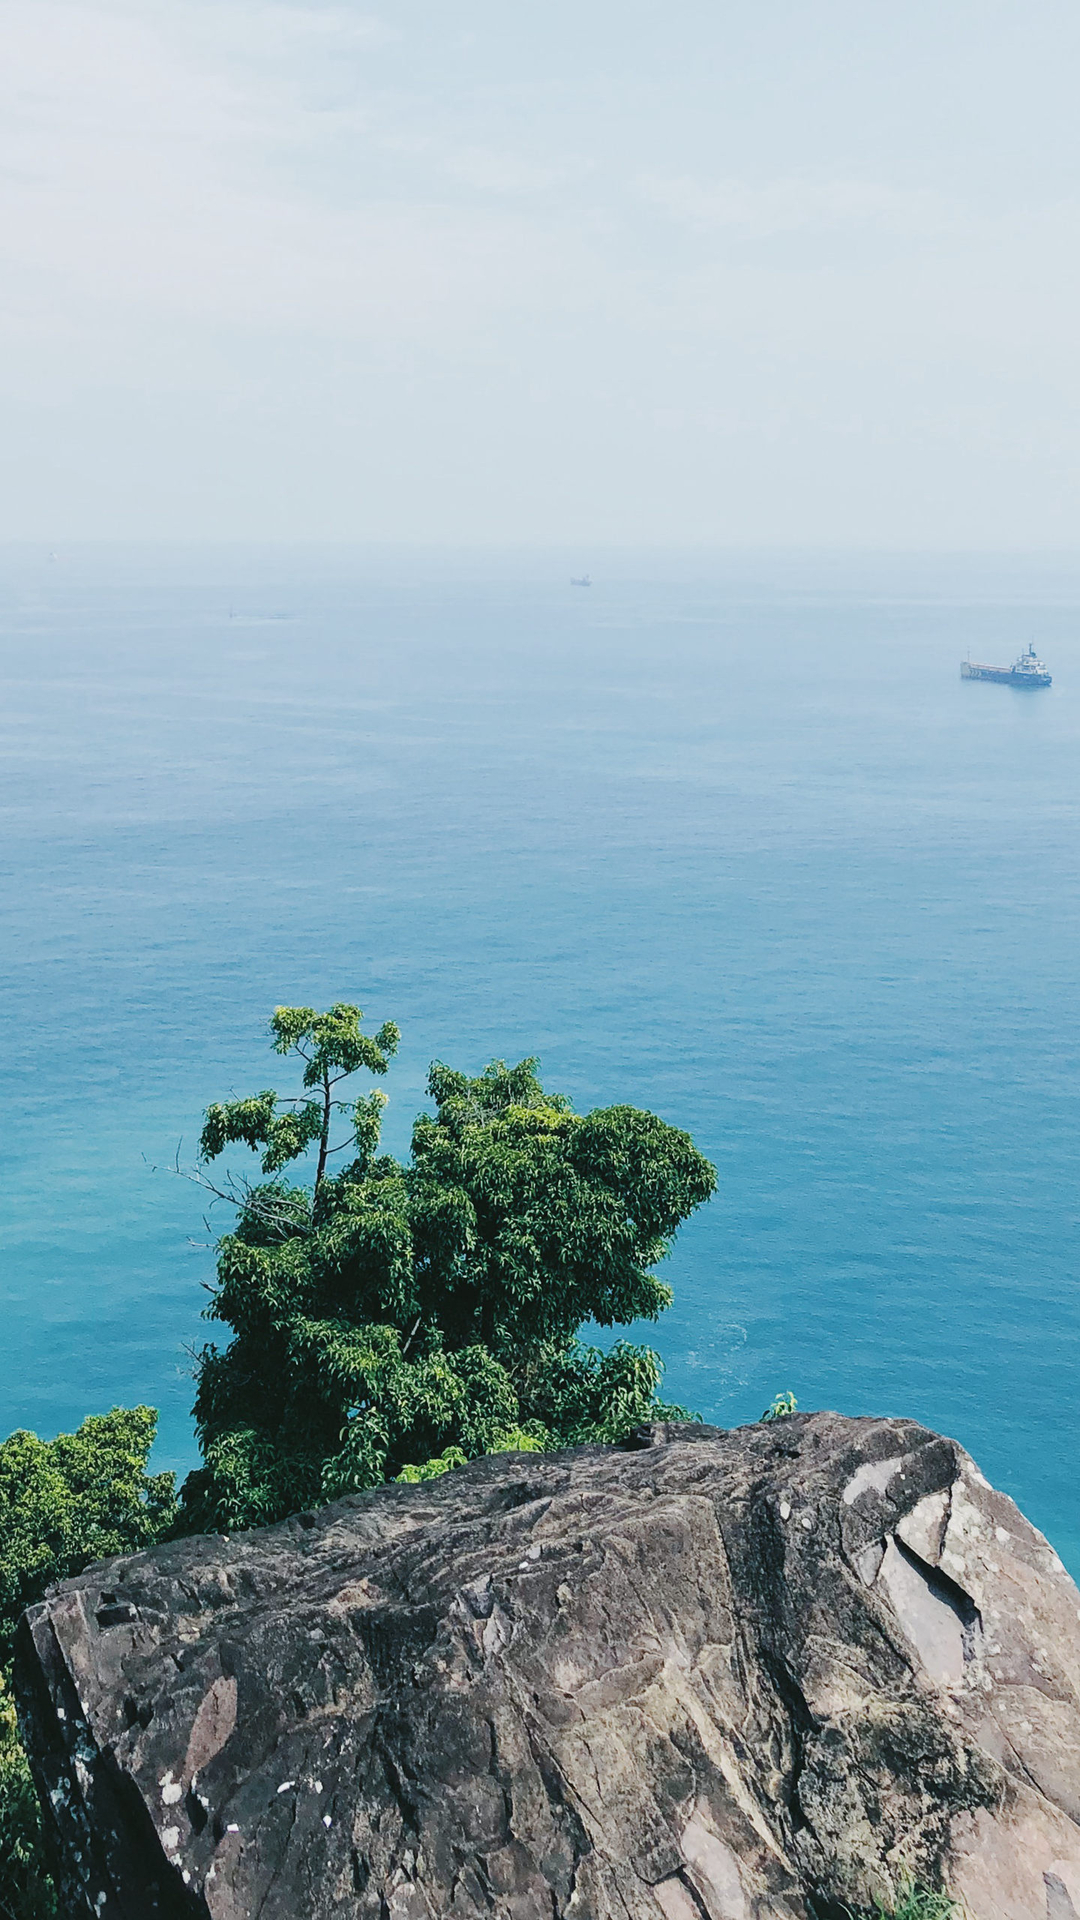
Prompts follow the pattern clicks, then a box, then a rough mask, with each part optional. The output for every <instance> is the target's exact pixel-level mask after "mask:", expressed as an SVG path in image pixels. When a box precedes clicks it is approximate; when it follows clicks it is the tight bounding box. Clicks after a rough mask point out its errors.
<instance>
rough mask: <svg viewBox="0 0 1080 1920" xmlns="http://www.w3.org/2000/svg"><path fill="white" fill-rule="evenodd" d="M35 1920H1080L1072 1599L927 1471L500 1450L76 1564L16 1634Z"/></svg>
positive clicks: (1048, 1560) (1021, 1531)
mask: <svg viewBox="0 0 1080 1920" xmlns="http://www.w3.org/2000/svg"><path fill="white" fill-rule="evenodd" d="M17 1686H18V1693H19V1701H20V1711H21V1714H22V1716H23V1725H24V1728H25V1732H26V1737H27V1740H28V1744H29V1748H30V1752H31V1757H32V1762H33V1766H34V1771H35V1776H36V1778H37V1780H38V1784H39V1789H40V1790H41V1792H42V1795H43V1800H44V1802H45V1805H46V1808H47V1812H48V1817H49V1821H50V1825H51V1828H52V1836H53V1843H54V1846H55V1849H56V1854H57V1858H58V1860H59V1862H60V1872H61V1876H62V1882H63V1888H64V1897H65V1908H64V1910H65V1913H66V1914H70V1915H72V1916H73V1920H74V1916H75V1915H77V1914H78V1915H93V1916H95V1920H180V1916H184V1917H185V1920H195V1917H196V1916H198V1917H199V1920H207V1917H208V1916H209V1917H210V1920H255V1917H256V1916H258V1920H328V1916H330V1915H334V1916H338V1917H343V1916H353V1917H354V1920H361V1916H363V1920H479V1917H480V1916H486V1920H811V1917H812V1916H813V1917H815V1920H841V1916H842V1915H844V1914H845V1913H846V1912H847V1910H848V1909H849V1908H850V1909H852V1910H854V1911H857V1910H858V1909H860V1908H865V1907H866V1906H867V1905H868V1904H869V1902H870V1901H871V1899H872V1898H873V1896H874V1895H875V1894H882V1895H884V1894H886V1893H887V1891H888V1890H889V1888H890V1887H895V1886H896V1885H897V1884H898V1882H899V1880H900V1879H901V1878H902V1876H903V1874H904V1872H910V1873H912V1874H914V1875H915V1876H916V1878H918V1879H920V1880H922V1881H924V1882H926V1883H927V1884H929V1885H935V1886H936V1885H939V1884H942V1883H944V1884H945V1885H947V1886H948V1888H949V1889H950V1890H951V1891H952V1892H953V1894H954V1895H956V1896H957V1898H959V1899H962V1900H963V1902H964V1903H965V1912H966V1913H967V1914H968V1915H969V1916H970V1920H1077V1916H1080V1594H1078V1593H1077V1590H1076V1588H1075V1587H1074V1586H1073V1583H1072V1581H1071V1580H1070V1579H1069V1577H1068V1575H1067V1574H1066V1573H1065V1571H1064V1569H1063V1567H1062V1566H1061V1563H1060V1561H1059V1560H1058V1559H1057V1557H1056V1555H1055V1554H1054V1553H1053V1552H1052V1550H1051V1549H1050V1547H1049V1546H1048V1545H1047V1543H1046V1541H1045V1540H1044V1539H1043V1538H1042V1536H1041V1535H1040V1534H1039V1533H1037V1532H1036V1531H1035V1529H1034V1528H1033V1527H1032V1526H1030V1525H1029V1524H1028V1522H1027V1521H1026V1520H1025V1519H1024V1518H1023V1517H1022V1515H1021V1514H1020V1513H1019V1512H1018V1511H1017V1509H1016V1507H1015V1506H1014V1505H1013V1504H1012V1502H1011V1501H1010V1500H1008V1499H1006V1498H1005V1497H1004V1496H1003V1495H1002V1494H1000V1493H996V1492H994V1490H993V1489H992V1488H991V1487H990V1486H988V1484H987V1482H986V1481H985V1480H984V1479H983V1478H982V1475H981V1474H980V1473H979V1472H978V1470H977V1468H976V1467H975V1466H974V1464H973V1463H972V1461H971V1460H970V1459H969V1458H968V1456H967V1455H966V1454H965V1453H964V1452H963V1451H962V1449H961V1448H960V1447H958V1446H957V1445H956V1444H955V1443H954V1442H952V1441H950V1440H943V1439H940V1438H938V1437H937V1436H936V1435H935V1434H933V1433H930V1432H928V1431H927V1430H926V1429H925V1428H923V1427H919V1426H916V1425H913V1424H912V1423H911V1422H909V1421H904V1420H848V1419H842V1418H840V1417H839V1416H838V1415H836V1414H829V1413H821V1414H812V1415H806V1416H803V1415H795V1416H794V1417H792V1418H789V1419H784V1420H780V1421H777V1422H776V1423H775V1424H772V1425H766V1426H755V1427H744V1428H740V1429H738V1430H737V1431H735V1432H731V1433H726V1432H722V1431H720V1430H718V1429H716V1428H710V1427H698V1426H690V1425H679V1426H671V1427H653V1428H648V1429H643V1430H642V1432H641V1433H640V1434H638V1435H637V1436H636V1437H635V1439H634V1440H633V1441H632V1442H631V1443H629V1444H628V1445H627V1446H626V1447H625V1448H603V1447H588V1448H582V1449H580V1450H577V1451H574V1452H569V1453H564V1454H557V1455H552V1456H548V1457H543V1456H540V1455H535V1454H531V1455H530V1454H503V1455H498V1456H495V1457H493V1458H489V1459H485V1460H480V1461H477V1462H475V1463H474V1464H473V1465H472V1466H470V1467H467V1468H463V1469H460V1470H459V1471H458V1472H455V1473H452V1474H449V1475H448V1476H447V1477H446V1478H444V1479H442V1480H439V1481H434V1482H429V1483H427V1484H422V1485H418V1486H391V1487H383V1488H380V1489H378V1490H377V1491H375V1492H373V1493H368V1494H361V1495H358V1496H356V1497H355V1498H353V1499H350V1500H344V1501H339V1502H338V1503H337V1504H336V1505H335V1506H332V1507H328V1508H327V1509H326V1510H325V1511H324V1512H322V1513H319V1514H303V1515H300V1516H299V1517H297V1518H296V1519H294V1520H291V1521H288V1522H287V1523H286V1524H284V1525H283V1526H279V1527H274V1528H269V1529H267V1530H266V1531H264V1532H259V1533H251V1534H244V1535H238V1536H235V1537H233V1538H204V1539H194V1540H185V1541H181V1542H178V1543H177V1544H175V1545H171V1546H167V1547H162V1548H158V1549H157V1550H155V1551H154V1552H152V1553H145V1554H139V1555H136V1556H135V1557H134V1558H131V1559H127V1560H118V1561H113V1562H111V1563H106V1564H104V1565H101V1566H98V1567H95V1568H92V1569H91V1570H90V1571H89V1572H87V1573H85V1574H83V1575H82V1576H81V1577H80V1578H79V1579H76V1580H72V1581H68V1582H67V1583H66V1584H65V1585H64V1586H62V1587H60V1588H59V1589H57V1591H56V1592H55V1593H54V1594H53V1595H52V1596H51V1597H50V1598H49V1599H48V1600H47V1601H46V1602H45V1604H44V1605H42V1606H39V1607H37V1608H35V1609H33V1610H32V1611H31V1613H30V1614H28V1615H27V1616H26V1618H25V1619H24V1621H23V1623H22V1626H21V1629H20V1644H19V1651H18V1662H17Z"/></svg>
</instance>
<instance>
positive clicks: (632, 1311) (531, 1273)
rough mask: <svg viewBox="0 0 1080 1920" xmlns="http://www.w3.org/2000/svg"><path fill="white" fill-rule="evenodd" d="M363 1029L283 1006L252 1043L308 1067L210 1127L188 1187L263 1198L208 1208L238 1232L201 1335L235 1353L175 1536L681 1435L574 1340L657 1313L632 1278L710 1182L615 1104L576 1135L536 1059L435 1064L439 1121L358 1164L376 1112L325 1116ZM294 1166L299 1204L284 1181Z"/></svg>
mask: <svg viewBox="0 0 1080 1920" xmlns="http://www.w3.org/2000/svg"><path fill="white" fill-rule="evenodd" d="M362 1017H363V1016H362V1015H361V1013H360V1010H359V1009H358V1008H357V1007H354V1006H351V1005H338V1006H334V1007H332V1008H331V1009H330V1010H329V1012H328V1013H323V1014H320V1013H316V1012H315V1011H314V1010H313V1009H311V1008H307V1007H279V1008H278V1009H277V1011H276V1013H275V1014H274V1016H273V1019H272V1021H271V1023H270V1028H271V1036H272V1044H273V1046H274V1048H275V1050H276V1051H277V1052H279V1053H282V1054H286V1053H293V1054H295V1055H296V1056H297V1057H298V1058H299V1060H300V1061H302V1062H303V1070H302V1082H303V1091H302V1093H301V1094H299V1095H296V1096H291V1097H287V1098H284V1099H282V1098H281V1097H279V1096H278V1095H277V1094H276V1093H274V1092H264V1093H260V1094H257V1095H255V1096H254V1098H252V1099H247V1100H236V1101H231V1102H228V1103H226V1104H224V1105H220V1104H219V1105H215V1106H212V1107H210V1108H209V1109H208V1112H207V1116H206V1125H205V1127H204V1129H203V1133H202V1138H201V1142H200V1155H201V1158H202V1161H203V1163H204V1165H205V1164H208V1163H209V1162H211V1161H213V1160H215V1159H217V1157H218V1156H219V1155H220V1154H221V1153H222V1152H223V1151H224V1150H225V1149H226V1148H227V1147H228V1146H230V1145H232V1144H242V1145H244V1146H246V1147H248V1148H250V1149H251V1150H253V1151H254V1152H256V1153H258V1154H259V1156H260V1164H261V1170H262V1173H263V1174H264V1175H265V1176H269V1177H268V1178H265V1179H263V1180H262V1181H257V1182H256V1183H254V1184H248V1183H246V1182H244V1181H242V1180H240V1181H238V1180H235V1179H231V1180H230V1179H226V1182H225V1184H224V1185H217V1186H214V1191H215V1192H216V1193H219V1194H221V1195H222V1196H223V1197H225V1198H227V1199H230V1200H232V1201H233V1202H234V1204H235V1205H236V1207H237V1211H238V1218H237V1221H236V1225H235V1228H234V1230H233V1231H232V1232H231V1233H228V1234H226V1235H225V1237H224V1238H223V1239H222V1240H221V1242H220V1243H219V1248H218V1278H217V1286H216V1288H215V1289H214V1290H213V1296H212V1300H211V1304H210V1306H209V1308H208V1309H207V1312H208V1315H209V1317H210V1318H212V1319H216V1320H220V1321H222V1322H224V1323H225V1324H226V1325H227V1326H229V1327H230V1328H231V1329H232V1333H233V1339H232V1341H231V1344H229V1345H228V1346H227V1347H225V1348H224V1349H223V1350H221V1349H219V1348H217V1347H216V1346H214V1345H210V1346H207V1347H206V1348H204V1349H203V1351H202V1353H201V1355H200V1356H199V1357H198V1368H197V1377H198V1386H197V1394H196V1401H195V1418H196V1425H197V1429H198V1434H199V1440H200V1444H201V1447H202V1451H203V1457H204V1461H205V1465H204V1467H203V1468H202V1469H201V1470H199V1471H198V1472H196V1473H195V1474H193V1475H192V1476H190V1478H189V1480H188V1482H187V1483H186V1485H185V1489H184V1505H185V1515H186V1524H187V1525H189V1526H193V1525H194V1526H200V1525H201V1526H206V1527H222V1528H230V1527H239V1526H250V1525H254V1524H259V1523H262V1522H265V1521H269V1520H272V1519H275V1518H278V1517H280V1516H282V1515H284V1514H286V1513H289V1512H295V1511H296V1510H297V1509H298V1508H301V1507H304V1506H306V1505H309V1504H312V1503H314V1502H318V1501H320V1500H328V1499H332V1498H334V1497H335V1496H336V1495H338V1494H340V1493H344V1492H347V1491H351V1490H353V1489H356V1488H361V1487H368V1486H373V1485H375V1484H377V1483H378V1482H379V1481H380V1480H383V1479H385V1478H388V1477H394V1476H401V1475H404V1476H406V1477H413V1476H415V1475H416V1474H417V1473H419V1472H431V1471H439V1470H441V1469H442V1468H443V1467H445V1466H447V1465H450V1464H453V1463H454V1462H455V1461H456V1460H457V1459H459V1458H461V1457H472V1456H474V1455H476V1454H478V1453H483V1452H488V1451H491V1450H493V1449H497V1448H500V1447H505V1446H508V1445H522V1444H525V1445H531V1446H541V1447H542V1446H561V1445H566V1444H571V1443H575V1442H579V1441H582V1440H587V1439H608V1440H609V1439H615V1438H617V1437H619V1436H620V1435H621V1434H622V1433H625V1432H626V1431H628V1430H629V1429H630V1428H631V1427H632V1426H634V1425H636V1424H638V1423H639V1422H640V1421H641V1420H643V1419H646V1418H649V1417H653V1416H655V1415H658V1414H661V1413H663V1412H665V1411H668V1412H671V1413H676V1414H681V1413H682V1409H665V1408H664V1406H663V1403H662V1402H660V1401H659V1400H658V1399H657V1397H656V1390H657V1387H658V1384H659V1380H660V1374H661V1364H660V1361H659V1359H658V1357H657V1355H656V1354H655V1353H653V1352H652V1351H651V1349H649V1348H648V1347H641V1346H633V1345H630V1344H628V1343H626V1342H624V1341H620V1342H619V1343H617V1344H616V1345H615V1346H614V1347H613V1348H612V1349H611V1350H610V1351H609V1352H606V1353H605V1352H601V1351H600V1350H599V1349H597V1348H594V1347H587V1346H583V1345H582V1344H580V1342H579V1340H578V1337H577V1336H578V1331H579V1329H580V1327H581V1325H582V1323H583V1322H585V1321H587V1320H589V1319H592V1320H594V1321H596V1322H597V1323H598V1324H599V1325H601V1326H605V1327H611V1326H620V1325H626V1324H627V1323H629V1322H631V1321H633V1320H639V1319H652V1320H655V1319H656V1318H657V1317H658V1315H659V1314H660V1313H661V1312H662V1311H663V1310H664V1308H665V1307H667V1306H668V1305H669V1304H670V1302H671V1291H670V1288H668V1287H667V1286H665V1284H664V1283H663V1282H662V1281H661V1280H659V1279H658V1278H657V1276H656V1274H655V1273H654V1272H653V1270H652V1269H653V1268H654V1267H655V1266H656V1264H657V1263H658V1262H659V1261H660V1260H661V1259H662V1258H663V1257H664V1255H665V1254H666V1253H667V1251H668V1245H669V1242H670V1239H671V1236H672V1234H673V1233H674V1232H675V1230H676V1228H677V1227H678V1226H679V1225H680V1223H681V1222H682V1221H683V1220H685V1219H686V1218H687V1217H688V1215H689V1214H690V1213H691V1212H692V1211H693V1210H694V1208H695V1207H698V1206H700V1205H701V1204H702V1202H703V1201H705V1200H706V1199H708V1197H709V1195H710V1194H711V1192H712V1191H713V1187H714V1184H715V1173H714V1169H713V1168H712V1167H711V1166H710V1164H709V1162H708V1161H707V1160H705V1159H704V1158H703V1156H702V1155H701V1154H700V1153H699V1152H698V1151H697V1149H696V1148H695V1146H694V1144H693V1142H692V1141H691V1139H690V1138H689V1136H688V1135H687V1134H685V1133H681V1132H679V1131H678V1130H677V1129H676V1128H674V1127H670V1126H667V1125H666V1124H665V1123H664V1122H663V1121H662V1120H659V1119H657V1117H656V1116H655V1115H654V1114H650V1113H642V1112H639V1111H638V1110H637V1109H636V1108H633V1107H626V1106H618V1107H609V1108H604V1109H600V1110H598V1111H596V1112H593V1113H589V1114H585V1115H580V1114H576V1113H574V1112H573V1111H572V1109H571V1107H570V1105H569V1102H568V1101H566V1100H565V1099H564V1098H562V1097H561V1096H560V1095H558V1094H549V1093H546V1092H545V1091H544V1088H543V1087H542V1085H541V1083H540V1081H539V1079H538V1077H537V1073H536V1067H537V1062H536V1061H535V1060H522V1061H520V1062H519V1063H518V1064H517V1065H516V1066H512V1067H508V1066H506V1065H505V1063H504V1062H502V1061H496V1062H494V1063H493V1064H492V1065H491V1066H489V1067H488V1068H487V1070H486V1071H485V1072H484V1073H483V1074H481V1075H480V1076H479V1078H477V1079H470V1078H468V1077H467V1076H466V1075H464V1074H461V1073H455V1072H452V1071H451V1070H450V1068H448V1067H445V1066H443V1065H441V1064H438V1063H436V1065H435V1066H433V1067H432V1069H431V1075H430V1079H429V1083H428V1085H429V1091H430V1094H431V1097H432V1100H433V1101H434V1106H435V1111H434V1113H433V1114H422V1115H421V1116H420V1118H419V1119H418V1120H417V1121H416V1124H415V1127H414V1129H413V1136H412V1149H411V1153H410V1157H409V1160H408V1162H407V1163H404V1164H403V1163H401V1162H399V1161H397V1160H395V1159H393V1158H391V1157H390V1156H389V1155H385V1154H380V1153H379V1151H378V1148H379V1123H380V1118H381V1110H382V1106H383V1104H384V1100H383V1096H382V1095H381V1094H380V1093H379V1092H372V1093H368V1094H366V1095H361V1096H360V1097H359V1098H356V1099H354V1100H352V1101H351V1102H347V1101H345V1100H343V1099H341V1098H340V1097H339V1096H338V1095H337V1094H336V1093H335V1088H336V1087H337V1086H339V1085H340V1083H341V1081H342V1080H344V1079H345V1078H347V1077H349V1076H350V1075H351V1074H353V1073H355V1072H356V1071H357V1070H358V1069H361V1068H363V1069H366V1070H367V1071H368V1072H371V1073H376V1074H380V1075H381V1074H384V1073H385V1072H386V1069H387V1064H388V1059H389V1057H390V1056H391V1055H392V1054H393V1052H394V1051H395V1049H396V1047H397V1042H398V1032H397V1028H396V1027H394V1026H393V1025H392V1024H390V1023H388V1024H387V1025H385V1026H384V1027H382V1028H381V1029H380V1030H379V1033H378V1034H377V1035H376V1036H375V1038H374V1040H372V1039H369V1038H367V1037H366V1036H365V1035H364V1034H363V1033H362V1030H361V1021H362ZM340 1116H345V1122H346V1124H345V1126H344V1138H343V1139H342V1140H341V1141H339V1142H337V1143H336V1144H335V1143H334V1142H333V1141H332V1139H331V1135H332V1133H333V1130H334V1125H335V1120H336V1119H337V1118H338V1117H340ZM305 1154H309V1155H311V1154H313V1155H314V1160H315V1164H314V1170H313V1178H312V1180H311V1181H310V1183H309V1184H307V1185H300V1184H296V1183H294V1182H292V1181H290V1180H287V1179H284V1178H282V1177H281V1176H282V1174H283V1171H284V1169H285V1168H286V1167H288V1166H290V1165H291V1164H293V1163H294V1162H296V1161H298V1160H300V1159H301V1158H302V1157H303V1156H304V1155H305ZM344 1154H351V1156H352V1157H351V1158H350V1159H349V1160H348V1162H347V1163H346V1164H344V1165H341V1166H340V1169H339V1170H336V1171H335V1167H334V1165H333V1164H332V1163H336V1162H337V1161H338V1160H339V1159H340V1157H341V1156H342V1155H344ZM203 1178H204V1179H205V1180H206V1183H207V1184H211V1183H210V1182H209V1179H208V1176H205V1175H204V1176H203ZM425 1463H426V1464H425Z"/></svg>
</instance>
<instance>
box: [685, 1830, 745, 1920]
mask: <svg viewBox="0 0 1080 1920" xmlns="http://www.w3.org/2000/svg"><path fill="white" fill-rule="evenodd" d="M682 1851H683V1858H684V1860H685V1861H686V1864H687V1867H688V1868H689V1870H690V1877H691V1879H692V1880H693V1883H694V1885H695V1886H696V1887H698V1888H699V1889H700V1891H701V1893H702V1894H703V1895H704V1897H705V1900H706V1904H707V1907H708V1909H709V1911H710V1912H715V1913H720V1914H723V1916H724V1920H750V1908H749V1906H748V1904H747V1899H746V1893H745V1890H744V1888H743V1882H742V1875H741V1873H740V1872H739V1863H738V1861H737V1860H736V1858H735V1855H734V1854H733V1853H732V1851H731V1848H730V1847H728V1846H725V1844H724V1842H723V1841H722V1840H721V1839H719V1838H718V1837H717V1835H716V1834H715V1833H712V1832H710V1830H709V1828H708V1827H707V1826H706V1825H705V1822H704V1821H703V1820H702V1819H701V1817H700V1815H699V1813H698V1812H697V1811H696V1810H695V1812H694V1813H693V1814H692V1815H691V1817H690V1819H689V1820H688V1821H687V1823H686V1825H685V1827H684V1828H683V1835H682ZM714 1903H715V1904H714Z"/></svg>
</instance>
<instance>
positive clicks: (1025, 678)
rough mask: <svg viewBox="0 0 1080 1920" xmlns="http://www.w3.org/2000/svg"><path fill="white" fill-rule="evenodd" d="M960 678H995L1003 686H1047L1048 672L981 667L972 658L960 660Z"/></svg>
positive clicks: (1049, 679) (1049, 682)
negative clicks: (1026, 671)
mask: <svg viewBox="0 0 1080 1920" xmlns="http://www.w3.org/2000/svg"><path fill="white" fill-rule="evenodd" d="M960 678H961V679H962V680H996V681H997V682H998V684H999V685H1000V686H1003V687H1048V686H1050V684H1051V675H1050V674H1048V673H1017V672H1016V671H1015V670H1014V669H1013V668H1012V667H982V666H978V665H977V664H976V663H975V661H973V660H961V662H960Z"/></svg>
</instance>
